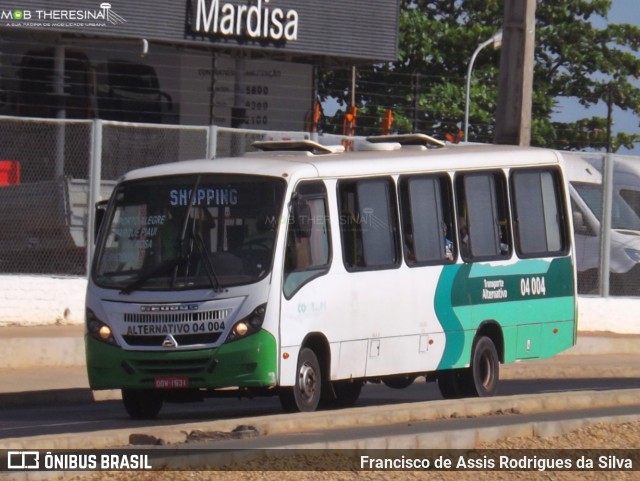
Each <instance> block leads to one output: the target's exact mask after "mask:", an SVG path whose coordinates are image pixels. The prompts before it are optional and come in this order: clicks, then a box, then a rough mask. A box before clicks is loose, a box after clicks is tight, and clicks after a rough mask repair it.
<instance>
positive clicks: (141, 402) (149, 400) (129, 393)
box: [122, 389, 162, 419]
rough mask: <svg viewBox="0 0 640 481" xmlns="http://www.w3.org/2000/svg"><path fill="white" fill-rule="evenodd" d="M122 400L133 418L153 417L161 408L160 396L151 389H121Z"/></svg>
mask: <svg viewBox="0 0 640 481" xmlns="http://www.w3.org/2000/svg"><path fill="white" fill-rule="evenodd" d="M122 402H123V403H124V408H125V409H126V410H127V413H128V414H129V416H131V417H132V418H133V419H154V418H155V417H156V416H157V415H158V413H159V412H160V410H161V409H162V397H161V396H160V394H159V393H158V392H157V391H153V390H151V389H123V390H122Z"/></svg>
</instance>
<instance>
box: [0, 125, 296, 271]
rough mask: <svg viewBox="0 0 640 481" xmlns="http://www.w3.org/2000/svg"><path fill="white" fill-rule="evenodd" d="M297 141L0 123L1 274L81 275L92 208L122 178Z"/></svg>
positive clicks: (169, 129)
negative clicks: (261, 144)
mask: <svg viewBox="0 0 640 481" xmlns="http://www.w3.org/2000/svg"><path fill="white" fill-rule="evenodd" d="M294 137H295V138H308V134H304V133H300V132H268V131H264V130H263V131H257V130H246V129H228V128H218V127H215V126H214V127H208V126H177V125H175V126H172V125H158V124H135V123H123V122H110V121H99V120H98V121H92V120H57V119H40V118H25V117H6V116H0V233H1V234H0V272H1V273H8V274H19V273H28V274H49V275H52V274H53V275H86V273H87V272H88V263H89V258H90V255H91V252H88V251H87V246H89V247H90V246H91V235H90V231H89V230H88V228H87V226H88V225H90V224H91V220H92V213H93V212H92V210H93V209H89V206H91V205H92V204H93V203H94V202H95V201H97V200H99V199H106V198H108V197H109V195H110V194H111V191H112V190H113V187H114V186H115V183H116V180H117V179H118V178H119V177H120V176H122V175H123V174H125V173H126V172H128V171H130V170H133V169H137V168H141V167H146V166H150V165H158V164H162V163H168V162H175V161H181V160H189V159H203V158H216V157H223V156H240V155H243V154H244V153H245V152H247V151H251V150H254V149H253V148H252V147H251V144H252V143H253V142H254V141H256V140H263V139H284V138H294Z"/></svg>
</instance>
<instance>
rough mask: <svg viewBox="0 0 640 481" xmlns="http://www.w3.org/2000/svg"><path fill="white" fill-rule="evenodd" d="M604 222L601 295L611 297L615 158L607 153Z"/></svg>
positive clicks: (602, 227) (604, 176)
mask: <svg viewBox="0 0 640 481" xmlns="http://www.w3.org/2000/svg"><path fill="white" fill-rule="evenodd" d="M602 174H603V175H602V222H601V223H600V295H601V296H602V297H609V290H610V281H609V279H610V277H609V276H610V272H609V271H610V264H611V215H612V212H613V209H612V204H613V200H612V199H613V157H612V156H611V152H607V154H606V155H605V157H604V165H603V166H602Z"/></svg>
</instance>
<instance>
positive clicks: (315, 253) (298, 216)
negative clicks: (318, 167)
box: [284, 182, 331, 299]
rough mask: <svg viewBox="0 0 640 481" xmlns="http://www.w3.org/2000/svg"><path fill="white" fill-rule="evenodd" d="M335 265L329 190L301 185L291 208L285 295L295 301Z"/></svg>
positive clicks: (286, 256)
mask: <svg viewBox="0 0 640 481" xmlns="http://www.w3.org/2000/svg"><path fill="white" fill-rule="evenodd" d="M330 262H331V244H330V241H329V214H328V211H327V191H326V189H325V186H324V184H323V183H322V182H304V183H301V184H300V185H299V186H298V187H297V189H296V192H295V193H294V195H293V198H292V200H291V204H290V208H289V225H288V229H287V242H286V252H285V267H284V295H285V297H286V298H287V299H289V298H291V297H292V296H293V295H294V294H295V293H296V291H298V289H300V288H301V287H302V286H303V285H304V284H306V283H307V282H309V281H311V280H312V279H314V278H316V277H318V276H321V275H323V274H325V273H326V272H327V271H328V270H329V265H330Z"/></svg>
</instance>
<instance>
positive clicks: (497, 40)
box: [464, 32, 502, 142]
mask: <svg viewBox="0 0 640 481" xmlns="http://www.w3.org/2000/svg"><path fill="white" fill-rule="evenodd" d="M489 44H493V48H494V49H499V48H500V47H501V46H502V32H498V33H496V34H494V35H493V37H491V38H490V39H489V40H487V41H486V42H482V43H481V44H480V45H478V48H476V50H475V52H473V55H472V56H471V60H470V61H469V68H468V69H467V96H466V102H465V105H464V141H465V142H466V141H467V135H468V133H469V97H470V95H471V70H472V69H473V62H475V61H476V57H477V56H478V54H479V53H480V50H482V49H483V48H485V47H486V46H487V45H489Z"/></svg>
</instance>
